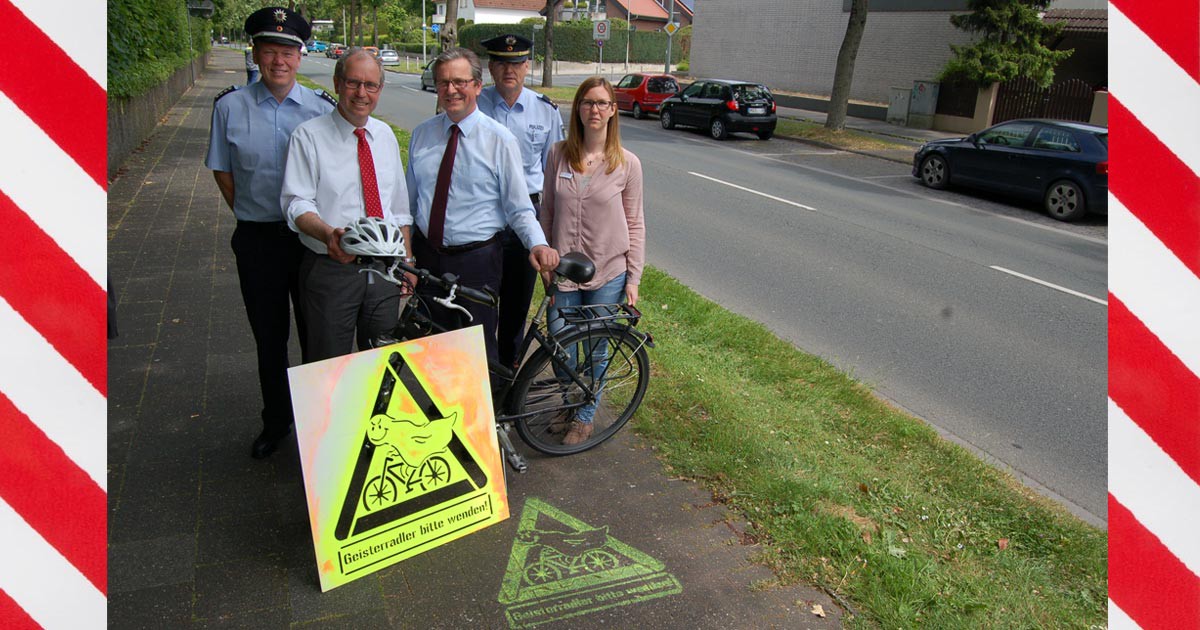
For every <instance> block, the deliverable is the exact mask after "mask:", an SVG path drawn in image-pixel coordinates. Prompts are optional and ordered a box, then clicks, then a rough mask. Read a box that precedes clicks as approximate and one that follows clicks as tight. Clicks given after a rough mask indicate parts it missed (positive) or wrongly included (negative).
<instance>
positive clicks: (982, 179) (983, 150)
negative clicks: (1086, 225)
mask: <svg viewBox="0 0 1200 630" xmlns="http://www.w3.org/2000/svg"><path fill="white" fill-rule="evenodd" d="M912 174H913V177H917V178H919V179H920V180H921V181H922V182H923V183H924V184H925V185H926V186H929V187H930V188H939V189H940V188H945V187H946V186H948V185H950V184H961V185H963V186H970V187H974V188H986V189H988V190H993V191H996V192H1001V193H1005V194H1010V195H1014V196H1018V197H1025V198H1030V199H1036V200H1040V201H1041V202H1042V207H1044V208H1045V209H1046V212H1048V213H1050V216H1052V217H1054V218H1055V219H1058V220H1060V221H1075V220H1078V219H1081V218H1083V217H1084V216H1085V215H1086V214H1087V213H1089V212H1092V213H1096V214H1107V212H1108V129H1107V128H1105V127H1098V126H1096V125H1089V124H1087V123H1080V122H1068V121H1061V120H1010V121H1008V122H1005V123H1001V124H999V125H996V126H994V127H990V128H988V129H984V130H983V131H980V132H978V133H973V134H971V135H969V136H967V137H966V138H953V139H947V140H934V141H932V142H927V143H925V144H924V145H923V146H922V147H921V148H920V149H918V150H917V153H916V155H914V156H913V170H912Z"/></svg>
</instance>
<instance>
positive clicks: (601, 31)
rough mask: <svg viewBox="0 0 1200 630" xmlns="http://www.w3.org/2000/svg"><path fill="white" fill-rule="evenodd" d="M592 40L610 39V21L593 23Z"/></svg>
mask: <svg viewBox="0 0 1200 630" xmlns="http://www.w3.org/2000/svg"><path fill="white" fill-rule="evenodd" d="M592 39H594V40H597V41H599V40H603V39H608V20H597V21H595V22H592Z"/></svg>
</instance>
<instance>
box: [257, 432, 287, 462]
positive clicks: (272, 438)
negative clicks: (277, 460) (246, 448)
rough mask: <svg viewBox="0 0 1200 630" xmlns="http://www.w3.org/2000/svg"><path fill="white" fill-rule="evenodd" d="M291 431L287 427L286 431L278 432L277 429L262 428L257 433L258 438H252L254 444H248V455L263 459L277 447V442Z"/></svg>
mask: <svg viewBox="0 0 1200 630" xmlns="http://www.w3.org/2000/svg"><path fill="white" fill-rule="evenodd" d="M289 433H291V429H290V428H289V429H288V430H287V431H284V432H283V433H280V432H278V431H270V430H264V431H263V432H262V433H260V434H259V435H258V439H256V440H254V444H253V445H251V446H250V457H253V458H254V459H263V458H265V457H267V456H268V455H270V454H271V453H274V452H275V450H276V449H278V448H279V443H280V442H282V441H283V438H285V437H287V436H288V434H289Z"/></svg>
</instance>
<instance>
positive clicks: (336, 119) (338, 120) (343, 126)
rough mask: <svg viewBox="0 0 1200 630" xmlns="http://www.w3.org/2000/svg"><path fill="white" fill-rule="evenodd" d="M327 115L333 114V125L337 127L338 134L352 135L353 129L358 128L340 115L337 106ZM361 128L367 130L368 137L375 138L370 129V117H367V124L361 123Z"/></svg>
mask: <svg viewBox="0 0 1200 630" xmlns="http://www.w3.org/2000/svg"><path fill="white" fill-rule="evenodd" d="M329 115H330V116H333V126H334V127H336V128H337V131H338V135H339V136H352V135H354V130H355V129H358V127H355V126H354V125H352V124H350V121H349V120H346V117H345V116H342V112H340V111H338V108H336V107H335V108H333V111H331V112H329ZM363 129H366V130H367V137H368V138H370V139H372V140H374V139H375V134H374V132H373V130H372V129H371V118H370V117H368V118H367V124H365V125H363Z"/></svg>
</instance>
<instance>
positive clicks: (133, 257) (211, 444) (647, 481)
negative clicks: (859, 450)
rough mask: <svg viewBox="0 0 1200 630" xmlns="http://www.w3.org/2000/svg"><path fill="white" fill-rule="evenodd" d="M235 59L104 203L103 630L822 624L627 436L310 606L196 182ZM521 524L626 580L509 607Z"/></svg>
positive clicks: (233, 288)
mask: <svg viewBox="0 0 1200 630" xmlns="http://www.w3.org/2000/svg"><path fill="white" fill-rule="evenodd" d="M240 59H241V58H240V56H236V55H219V54H214V55H213V64H212V66H210V68H209V70H208V72H207V73H206V74H205V75H204V76H202V77H200V78H199V80H198V82H197V85H196V86H195V87H194V88H193V89H192V90H190V91H189V92H188V93H186V94H185V95H184V96H183V98H182V99H181V100H180V102H179V103H178V104H177V105H176V106H175V107H174V108H172V109H171V111H170V113H169V114H168V115H167V117H166V118H165V119H164V121H163V122H162V124H161V125H160V126H159V128H158V129H157V131H156V132H155V134H154V135H153V136H152V137H151V138H150V139H149V140H148V141H147V142H146V143H145V145H144V146H143V147H142V148H141V149H140V150H139V151H138V152H137V153H136V154H135V155H133V156H132V157H131V158H130V159H129V160H128V161H127V163H126V164H125V165H124V166H123V168H122V169H121V171H120V174H119V176H118V178H117V179H116V180H114V181H113V182H112V183H111V185H110V188H109V223H108V225H109V267H110V277H111V278H112V280H113V283H114V287H115V290H116V292H117V294H118V296H119V309H118V323H119V327H120V331H121V335H120V337H119V338H117V339H115V340H113V341H111V342H110V345H109V364H108V370H109V390H110V391H109V435H108V438H109V439H108V444H109V457H108V462H109V489H110V494H109V596H110V599H109V617H108V620H109V624H110V626H111V627H119V628H140V627H145V628H163V627H171V628H176V627H253V628H275V627H287V626H289V625H306V624H311V625H312V626H314V627H321V628H326V627H346V628H376V627H380V628H383V627H420V628H430V627H432V628H465V627H471V628H504V627H515V626H519V625H527V624H533V623H540V622H545V625H544V626H541V627H550V628H553V627H563V628H566V627H570V628H591V627H622V628H632V627H637V626H641V627H647V628H678V627H691V628H767V627H780V628H783V627H786V628H832V627H839V626H840V625H841V624H840V615H841V614H842V613H841V611H840V609H839V608H838V607H837V606H836V605H835V604H834V603H833V601H832V600H831V599H830V598H829V597H828V596H827V595H825V594H824V593H822V592H820V591H817V590H814V589H810V588H801V587H787V588H777V587H768V586H766V584H768V583H769V581H770V580H771V579H772V577H773V576H772V574H771V572H770V571H769V570H767V569H765V568H763V567H762V566H759V565H756V564H754V563H753V562H752V561H751V558H752V556H753V555H754V553H755V552H756V550H757V549H758V548H757V547H756V546H755V545H754V544H753V536H752V532H748V531H747V526H746V524H744V523H741V522H738V521H737V520H736V519H735V518H733V517H732V516H731V515H730V514H729V512H727V511H726V510H725V509H724V508H723V507H722V506H721V505H719V504H717V503H715V502H714V501H713V499H712V497H711V495H709V494H708V493H706V492H705V491H703V490H702V489H701V488H699V487H698V486H697V485H695V484H693V483H691V482H688V481H684V480H678V479H673V478H671V477H670V476H669V475H668V474H666V473H665V472H664V470H663V467H662V465H661V464H660V463H659V462H658V460H657V459H656V458H655V457H654V454H653V452H652V450H651V449H649V448H648V447H647V446H646V444H645V443H644V442H643V441H641V440H640V439H638V438H637V437H636V436H635V435H634V433H633V432H632V431H622V432H621V433H620V434H619V435H618V436H617V437H616V438H615V439H614V440H612V441H610V442H609V443H607V444H605V445H603V446H601V447H600V448H597V449H595V450H593V451H591V452H589V453H585V454H582V455H578V456H574V457H567V458H545V457H540V456H536V455H531V457H530V472H529V473H527V474H525V475H514V474H512V473H509V474H508V477H507V487H508V496H509V502H510V507H511V511H512V517H510V518H509V519H508V520H506V521H503V522H501V523H499V524H497V525H494V526H492V527H489V528H486V529H483V530H481V531H479V532H477V533H475V534H472V535H469V536H467V537H465V538H463V539H460V540H457V541H454V542H451V543H449V544H446V545H443V546H441V547H438V548H435V549H433V550H431V551H428V552H426V553H424V554H421V555H418V556H416V557H413V558H410V559H408V560H406V561H404V562H401V563H399V564H397V565H395V566H393V567H391V568H388V569H384V570H382V571H379V572H377V573H374V574H370V575H367V576H365V577H363V578H361V579H359V580H357V581H355V582H352V583H350V584H347V585H345V586H342V587H340V588H338V589H335V590H333V591H330V592H328V593H324V594H322V593H321V592H320V588H319V586H318V581H317V570H316V567H315V564H314V553H313V548H312V538H311V536H310V533H309V525H308V515H307V511H306V503H305V496H304V490H303V486H302V481H301V471H300V466H299V458H298V452H297V446H296V442H295V439H294V438H292V439H290V440H289V441H287V442H286V443H285V445H284V447H283V448H282V449H281V450H280V451H279V452H278V453H276V454H275V455H274V456H272V457H271V458H269V459H268V460H265V461H256V460H253V459H251V458H250V457H249V446H250V442H251V441H252V440H253V439H254V437H255V436H256V435H257V433H258V430H259V421H258V409H259V396H258V387H257V383H256V375H255V361H254V354H253V342H252V339H251V336H250V332H249V329H248V326H247V323H246V318H245V314H244V311H243V308H242V301H241V297H240V294H239V292H238V285H237V277H236V271H235V268H234V264H233V259H232V255H231V252H230V250H229V239H230V236H231V234H232V230H233V225H234V221H233V217H232V214H231V213H230V212H229V210H228V209H227V208H226V207H225V206H224V204H223V202H222V201H221V197H220V195H219V193H218V191H217V187H216V185H215V184H214V182H213V180H212V175H211V173H210V172H209V171H208V170H207V169H205V168H204V166H203V163H202V162H203V157H204V153H205V151H206V147H207V132H208V123H209V115H210V111H211V105H212V99H213V97H214V96H215V95H216V93H217V92H218V91H219V90H220V89H222V88H223V87H225V86H227V85H229V84H230V83H235V82H240V81H241V80H243V77H244V76H245V75H244V73H243V71H242V70H241V68H240V67H239V66H240ZM297 353H298V350H296V351H294V355H295V354H297ZM652 360H653V359H652ZM651 387H652V388H653V383H651ZM636 422H637V421H636V418H635V420H634V424H635V425H636ZM526 510H536V511H538V513H540V514H541V516H540V517H538V518H539V519H541V520H538V521H537V524H538V526H539V527H541V528H543V529H548V528H554V527H557V528H558V529H560V530H562V531H567V532H584V531H591V530H595V529H599V528H607V534H606V535H607V537H608V538H607V540H608V543H607V544H606V546H605V549H607V550H609V551H611V552H612V554H613V555H615V556H619V557H620V564H621V566H622V567H626V568H627V570H622V571H609V572H607V573H606V574H604V575H602V576H600V577H595V575H599V574H594V573H589V570H588V569H587V568H585V567H580V566H579V563H578V559H575V560H572V559H571V558H566V557H562V556H559V557H557V558H553V557H548V556H545V555H543V559H548V561H550V563H551V564H554V563H557V565H556V566H557V567H558V570H559V572H560V573H561V579H558V578H556V577H555V576H550V577H545V576H544V575H543V578H542V579H545V580H549V581H550V582H552V583H553V584H552V586H553V585H557V586H555V588H557V590H555V588H549V589H547V588H543V589H541V590H539V591H536V592H535V590H532V589H529V588H527V586H528V582H524V583H523V582H520V576H519V575H518V574H517V573H518V572H523V571H526V570H529V568H530V567H531V566H532V564H533V563H534V562H535V560H536V559H535V558H534V556H533V555H532V554H526V556H525V557H517V558H515V559H513V558H512V556H513V550H514V542H515V541H517V540H518V530H519V529H520V528H521V526H520V521H521V515H522V514H523V513H525V511H526ZM602 535H603V534H602ZM519 549H526V548H525V547H520V548H519ZM518 556H520V554H518ZM510 560H512V561H511V562H510ZM510 565H511V566H510ZM629 567H632V568H629ZM514 569H515V571H516V572H514ZM572 573H577V574H580V575H583V574H590V575H593V579H592V580H591V581H587V580H582V581H581V580H578V579H575V580H571V579H567V577H568V575H569V574H572ZM502 600H503V601H502ZM814 604H819V605H820V606H822V607H823V609H824V611H825V613H826V614H827V616H826V617H824V618H822V617H819V616H816V615H814V614H813V612H812V608H813V605H814Z"/></svg>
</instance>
